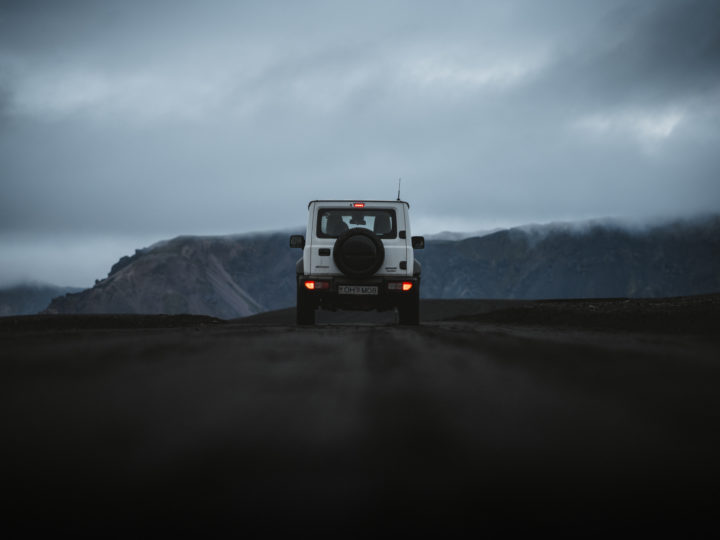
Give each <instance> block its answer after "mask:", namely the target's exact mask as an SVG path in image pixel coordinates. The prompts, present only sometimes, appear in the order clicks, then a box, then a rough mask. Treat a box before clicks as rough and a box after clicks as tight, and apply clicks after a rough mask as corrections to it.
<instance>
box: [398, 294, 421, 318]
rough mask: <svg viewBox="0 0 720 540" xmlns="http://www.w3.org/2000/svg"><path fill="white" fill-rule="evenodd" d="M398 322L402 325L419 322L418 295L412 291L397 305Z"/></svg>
mask: <svg viewBox="0 0 720 540" xmlns="http://www.w3.org/2000/svg"><path fill="white" fill-rule="evenodd" d="M398 322H399V323H400V324H402V325H409V326H417V325H418V324H420V296H419V295H418V294H417V293H413V294H412V295H411V296H409V297H408V298H406V299H405V301H404V302H402V303H401V304H400V305H399V306H398Z"/></svg>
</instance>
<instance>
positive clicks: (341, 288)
mask: <svg viewBox="0 0 720 540" xmlns="http://www.w3.org/2000/svg"><path fill="white" fill-rule="evenodd" d="M377 293H378V288H377V286H371V285H338V294H377Z"/></svg>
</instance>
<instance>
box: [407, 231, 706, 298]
mask: <svg viewBox="0 0 720 540" xmlns="http://www.w3.org/2000/svg"><path fill="white" fill-rule="evenodd" d="M418 258H420V259H421V260H422V261H423V285H422V290H423V294H424V296H425V297H427V298H510V299H513V298H514V299H540V298H597V297H660V296H682V295H690V294H702V293H709V292H717V291H720V218H718V217H715V218H711V219H707V220H702V221H696V222H678V223H673V224H666V225H663V226H658V227H654V228H650V229H646V230H642V231H632V230H628V229H623V228H620V227H616V226H610V225H594V226H590V227H587V228H578V227H573V226H568V225H548V226H543V227H533V228H524V229H523V228H516V229H510V230H505V231H499V232H496V233H493V234H489V235H487V236H483V237H480V238H469V239H466V240H462V241H459V242H430V243H428V245H427V249H426V250H425V252H424V253H422V254H418ZM425 261H427V262H428V264H427V265H426V264H425Z"/></svg>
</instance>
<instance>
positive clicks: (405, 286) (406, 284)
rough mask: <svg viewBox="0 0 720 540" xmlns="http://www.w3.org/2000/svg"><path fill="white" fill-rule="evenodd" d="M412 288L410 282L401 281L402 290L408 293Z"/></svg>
mask: <svg viewBox="0 0 720 540" xmlns="http://www.w3.org/2000/svg"><path fill="white" fill-rule="evenodd" d="M412 286H413V284H412V282H411V281H403V284H402V290H403V291H409V290H410V289H412Z"/></svg>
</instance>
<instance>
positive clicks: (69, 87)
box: [0, 0, 720, 283]
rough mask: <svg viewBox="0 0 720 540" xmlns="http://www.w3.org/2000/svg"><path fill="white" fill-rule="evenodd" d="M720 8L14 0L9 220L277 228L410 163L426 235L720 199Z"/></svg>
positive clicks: (112, 229) (0, 44)
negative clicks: (315, 201) (310, 204)
mask: <svg viewBox="0 0 720 540" xmlns="http://www.w3.org/2000/svg"><path fill="white" fill-rule="evenodd" d="M719 13H720V5H719V4H718V3H717V2H713V1H707V2H701V1H693V2H684V1H654V0H653V1H635V0H627V1H625V0H612V1H607V2H596V1H588V2H581V1H574V0H573V1H562V0H560V1H556V2H535V1H529V0H528V1H514V2H482V3H481V2H470V1H468V2H462V1H459V2H453V3H452V4H445V3H439V2H410V1H407V2H400V1H398V2H378V3H364V2H363V3H358V2H310V3H307V2H257V3H249V2H230V1H227V2H225V1H222V2H203V3H200V2H184V3H179V2H169V1H167V2H122V3H120V2H117V3H116V2H91V1H88V2H10V3H0V163H1V164H2V165H0V167H2V169H1V170H0V178H1V181H2V185H1V186H0V195H1V196H0V232H4V233H6V234H16V235H21V234H30V233H32V234H33V235H40V236H42V235H43V234H48V235H51V234H55V233H51V232H50V231H56V232H57V233H58V234H63V235H65V236H63V238H70V237H71V236H72V235H73V234H78V235H85V236H83V238H86V236H87V235H88V234H89V235H93V234H94V235H101V236H105V237H112V236H114V235H115V236H122V237H123V238H126V237H133V236H134V237H136V238H143V239H146V238H148V237H156V238H158V239H160V238H162V237H167V236H172V235H176V234H185V233H195V234H208V233H230V232H241V231H247V230H259V229H276V228H285V227H292V226H296V225H298V224H302V223H304V220H305V203H306V202H307V200H309V199H312V198H355V197H366V198H388V197H393V196H394V194H395V189H396V180H397V177H399V176H402V177H403V179H404V180H403V186H404V187H403V194H404V196H405V197H406V198H408V199H409V200H410V202H411V203H412V208H413V213H414V215H415V222H414V223H415V227H416V229H418V231H417V232H419V233H423V232H427V233H430V232H436V231H438V230H440V229H456V230H457V229H460V230H463V229H464V230H469V229H483V228H491V227H493V226H496V225H501V226H502V225H517V224H521V223H525V222H529V221H552V220H571V219H583V218H595V217H603V216H615V217H620V218H622V217H626V218H637V217H642V216H662V215H677V214H692V213H695V212H699V211H718V210H719V209H720V183H719V182H718V181H717V178H718V172H720V171H719V169H720V166H719V162H718V159H717V157H716V155H717V150H716V148H718V147H720V115H719V113H720V69H718V56H719V55H720V53H719V51H718V28H720V22H719V21H718V16H719ZM83 241H84V242H89V241H88V240H87V239H86V240H83ZM143 241H145V240H143ZM90 243H92V242H90ZM123 245H124V244H123ZM136 247H140V246H136ZM2 270H3V269H2V268H0V273H2ZM0 277H1V276H0ZM65 282H66V283H72V281H67V280H66V281H65Z"/></svg>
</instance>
